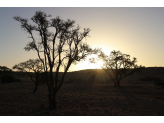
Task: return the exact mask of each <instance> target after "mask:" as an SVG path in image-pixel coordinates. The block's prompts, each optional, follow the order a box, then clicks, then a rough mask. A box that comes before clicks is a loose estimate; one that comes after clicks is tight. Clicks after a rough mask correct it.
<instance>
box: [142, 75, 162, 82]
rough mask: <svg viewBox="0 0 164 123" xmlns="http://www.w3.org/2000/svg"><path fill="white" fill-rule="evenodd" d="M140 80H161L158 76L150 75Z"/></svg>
mask: <svg viewBox="0 0 164 123" xmlns="http://www.w3.org/2000/svg"><path fill="white" fill-rule="evenodd" d="M139 80H140V81H162V80H161V78H158V77H150V76H146V77H144V78H140V79H139Z"/></svg>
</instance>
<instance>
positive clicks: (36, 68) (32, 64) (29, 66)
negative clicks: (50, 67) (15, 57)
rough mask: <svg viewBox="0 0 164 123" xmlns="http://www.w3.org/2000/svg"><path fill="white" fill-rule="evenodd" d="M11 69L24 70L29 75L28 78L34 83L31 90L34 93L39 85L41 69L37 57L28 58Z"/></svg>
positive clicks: (41, 66) (40, 63)
mask: <svg viewBox="0 0 164 123" xmlns="http://www.w3.org/2000/svg"><path fill="white" fill-rule="evenodd" d="M12 69H17V70H18V71H22V72H26V73H27V74H28V75H29V76H30V79H31V80H32V81H33V82H34V83H35V88H34V90H33V93H35V92H36V90H37V88H38V85H39V75H40V73H41V72H42V71H43V65H42V62H41V61H40V60H39V59H35V60H34V59H29V60H28V61H25V62H21V63H19V64H17V65H14V66H13V68H12ZM33 72H34V73H33Z"/></svg>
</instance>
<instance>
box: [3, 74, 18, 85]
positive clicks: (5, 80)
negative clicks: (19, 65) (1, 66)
mask: <svg viewBox="0 0 164 123" xmlns="http://www.w3.org/2000/svg"><path fill="white" fill-rule="evenodd" d="M1 81H2V83H10V82H15V78H14V77H13V76H12V75H6V76H2V78H1Z"/></svg>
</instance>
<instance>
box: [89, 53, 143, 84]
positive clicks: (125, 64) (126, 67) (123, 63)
mask: <svg viewBox="0 0 164 123" xmlns="http://www.w3.org/2000/svg"><path fill="white" fill-rule="evenodd" d="M98 58H99V59H101V60H103V62H104V64H103V65H102V67H101V68H102V69H103V70H104V71H105V72H106V73H107V74H108V75H109V77H110V78H111V80H112V81H113V82H114V86H115V87H119V86H120V82H121V80H122V79H123V78H125V77H127V76H129V75H132V74H134V73H135V72H136V73H138V72H140V71H141V70H142V69H144V66H141V65H140V66H138V65H137V64H136V62H137V59H136V58H133V60H130V55H128V54H123V53H121V52H120V51H115V50H114V51H112V52H111V53H110V55H109V56H107V55H105V54H104V53H103V52H101V53H100V54H99V55H98ZM90 61H91V63H94V62H95V59H94V58H92V59H90Z"/></svg>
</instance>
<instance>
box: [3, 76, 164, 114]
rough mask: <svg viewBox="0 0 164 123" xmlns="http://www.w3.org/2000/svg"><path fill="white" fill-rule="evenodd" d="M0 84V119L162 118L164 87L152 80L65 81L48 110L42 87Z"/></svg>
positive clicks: (28, 83) (46, 98)
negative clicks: (54, 104)
mask: <svg viewBox="0 0 164 123" xmlns="http://www.w3.org/2000/svg"><path fill="white" fill-rule="evenodd" d="M33 89H34V83H32V82H15V83H6V84H0V115H1V116H49V115H50V116H161V115H162V116H163V115H164V88H163V87H160V86H154V83H153V82H152V81H148V82H142V81H122V82H121V87H119V88H115V87H113V83H112V82H110V81H106V82H103V81H101V80H95V81H90V80H85V81H84V80H82V79H79V80H77V79H76V80H74V81H71V82H65V83H64V84H63V86H62V88H61V90H59V92H58V94H57V102H58V103H57V109H56V110H55V111H52V110H49V109H48V96H47V95H48V91H47V87H46V85H43V84H42V85H39V87H38V90H37V92H36V93H32V91H33Z"/></svg>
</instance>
